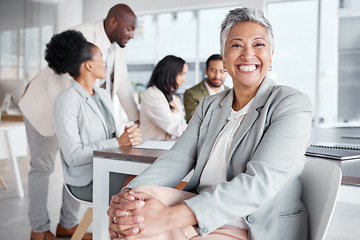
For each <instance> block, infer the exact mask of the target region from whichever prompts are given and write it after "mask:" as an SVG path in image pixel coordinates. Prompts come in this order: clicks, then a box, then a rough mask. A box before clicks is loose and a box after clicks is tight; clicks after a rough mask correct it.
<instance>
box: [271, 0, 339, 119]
mask: <svg viewBox="0 0 360 240" xmlns="http://www.w3.org/2000/svg"><path fill="white" fill-rule="evenodd" d="M322 2H324V1H322ZM266 10H267V11H266V15H267V18H268V19H269V21H270V22H271V24H272V26H273V31H274V41H275V51H274V56H273V70H272V72H270V76H271V77H272V78H274V79H275V81H276V82H277V83H278V84H284V85H288V86H292V87H294V88H296V89H298V90H300V91H302V92H304V93H306V94H308V95H309V96H310V98H311V100H312V102H313V104H314V123H315V124H317V123H319V124H322V123H334V122H336V121H337V111H338V109H337V107H338V104H337V96H338V93H337V92H338V81H337V59H338V57H337V39H338V37H337V32H338V28H337V26H338V24H337V23H338V15H337V11H338V1H337V0H328V1H326V4H324V3H323V4H322V5H321V9H320V23H319V21H318V18H319V2H318V0H309V1H283V2H269V3H267V9H266ZM328 26H332V27H331V28H329V27H328ZM318 36H320V38H318ZM318 40H319V42H318ZM318 59H319V61H318Z"/></svg>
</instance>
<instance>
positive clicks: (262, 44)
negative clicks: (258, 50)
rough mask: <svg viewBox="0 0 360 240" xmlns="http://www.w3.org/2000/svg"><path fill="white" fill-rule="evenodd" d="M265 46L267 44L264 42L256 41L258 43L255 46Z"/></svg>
mask: <svg viewBox="0 0 360 240" xmlns="http://www.w3.org/2000/svg"><path fill="white" fill-rule="evenodd" d="M264 46H265V44H264V43H256V44H255V47H264Z"/></svg>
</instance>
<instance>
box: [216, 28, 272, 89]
mask: <svg viewBox="0 0 360 240" xmlns="http://www.w3.org/2000/svg"><path fill="white" fill-rule="evenodd" d="M223 57H224V58H223V61H224V67H225V68H226V69H227V71H228V73H229V74H230V76H231V77H232V79H233V84H234V87H235V88H236V87H240V88H241V89H244V88H245V89H249V88H250V89H254V90H255V89H256V90H257V88H258V86H259V85H260V84H261V82H262V80H263V79H264V77H265V76H266V73H267V72H268V70H269V67H270V66H271V58H272V51H271V48H270V41H269V36H268V32H267V30H266V28H265V27H263V26H262V25H260V24H258V23H253V22H241V23H238V24H236V25H234V26H233V27H232V28H231V30H230V32H229V34H228V36H227V39H226V42H225V51H224V56H223Z"/></svg>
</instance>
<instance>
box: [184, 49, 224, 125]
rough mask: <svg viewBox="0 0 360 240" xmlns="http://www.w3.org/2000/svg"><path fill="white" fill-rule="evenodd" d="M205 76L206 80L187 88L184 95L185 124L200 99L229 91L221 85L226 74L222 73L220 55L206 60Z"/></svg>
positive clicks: (222, 67)
mask: <svg viewBox="0 0 360 240" xmlns="http://www.w3.org/2000/svg"><path fill="white" fill-rule="evenodd" d="M205 74H206V75H207V78H205V79H204V80H203V81H201V82H200V83H199V84H197V85H195V86H193V87H192V88H189V89H188V90H186V91H185V93H184V107H185V113H186V122H187V123H189V121H190V119H191V117H192V115H193V114H194V112H195V110H196V108H197V106H198V105H199V102H200V101H201V99H203V98H204V97H207V96H210V95H213V94H215V93H218V92H221V91H223V90H225V89H229V88H228V87H226V86H224V85H223V83H224V81H225V79H226V76H227V73H226V72H225V71H224V66H223V61H222V58H221V55H220V54H214V55H211V56H210V57H209V58H208V59H207V60H206V69H205Z"/></svg>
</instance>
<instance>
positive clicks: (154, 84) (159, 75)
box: [140, 55, 188, 140]
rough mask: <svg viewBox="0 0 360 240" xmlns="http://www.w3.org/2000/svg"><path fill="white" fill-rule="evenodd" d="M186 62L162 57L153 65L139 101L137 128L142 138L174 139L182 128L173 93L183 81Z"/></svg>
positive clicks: (182, 119) (180, 110)
mask: <svg viewBox="0 0 360 240" xmlns="http://www.w3.org/2000/svg"><path fill="white" fill-rule="evenodd" d="M187 71H188V66H187V64H186V62H185V61H184V60H183V59H181V58H179V57H175V56H171V55H169V56H166V57H165V58H163V59H162V60H161V61H160V62H159V63H158V64H157V65H156V67H155V69H154V71H153V73H152V75H151V78H150V81H149V83H148V86H147V89H146V90H145V92H144V95H143V97H142V100H141V108H140V122H141V125H140V129H141V132H142V136H143V139H144V140H170V139H174V138H178V137H179V136H180V135H181V134H182V132H183V131H184V130H185V128H186V122H185V117H184V116H185V115H184V111H183V109H184V107H183V105H182V103H181V100H180V98H179V97H178V96H177V95H175V91H176V89H178V88H179V87H180V86H181V85H182V84H183V83H184V82H185V81H186V79H185V74H186V73H187Z"/></svg>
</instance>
